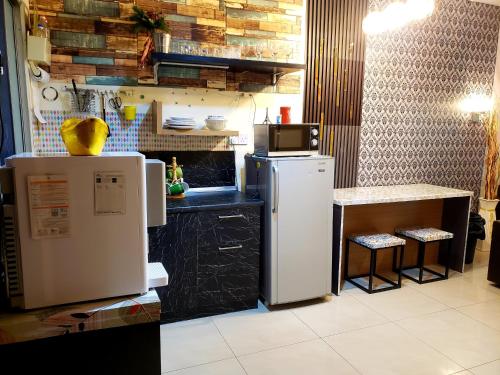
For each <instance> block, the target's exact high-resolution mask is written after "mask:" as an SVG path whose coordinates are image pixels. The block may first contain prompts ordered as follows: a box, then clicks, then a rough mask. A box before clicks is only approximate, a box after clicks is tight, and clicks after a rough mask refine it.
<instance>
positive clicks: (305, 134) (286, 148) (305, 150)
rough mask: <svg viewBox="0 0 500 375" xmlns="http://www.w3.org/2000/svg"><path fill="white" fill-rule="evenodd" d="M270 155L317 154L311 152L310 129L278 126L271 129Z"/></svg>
mask: <svg viewBox="0 0 500 375" xmlns="http://www.w3.org/2000/svg"><path fill="white" fill-rule="evenodd" d="M269 130H270V133H271V134H270V137H269V138H270V140H271V141H270V144H269V155H270V156H281V155H284V156H286V155H294V154H296V155H309V154H316V153H317V152H311V150H310V142H311V139H310V129H309V127H306V126H293V125H285V126H276V127H271V128H270V129H269Z"/></svg>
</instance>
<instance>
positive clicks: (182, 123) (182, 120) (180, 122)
mask: <svg viewBox="0 0 500 375" xmlns="http://www.w3.org/2000/svg"><path fill="white" fill-rule="evenodd" d="M165 125H166V127H167V128H170V129H181V130H192V129H196V121H195V120H194V118H192V117H170V118H169V119H167V121H166V124H165Z"/></svg>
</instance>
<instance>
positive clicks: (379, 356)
mask: <svg viewBox="0 0 500 375" xmlns="http://www.w3.org/2000/svg"><path fill="white" fill-rule="evenodd" d="M326 341H327V342H328V343H329V344H330V345H331V346H332V347H333V348H334V349H335V351H336V352H338V353H339V354H340V355H341V356H342V357H344V358H345V359H346V360H347V361H349V363H351V364H352V365H353V366H354V367H355V368H356V369H357V370H358V371H359V372H361V373H362V374H363V375H371V374H373V375H382V374H383V375H386V374H387V375H389V374H391V375H402V374H404V375H427V374H429V375H431V374H432V375H436V374H439V375H444V374H453V373H455V372H458V371H460V370H463V368H461V367H460V366H458V365H457V364H456V363H454V362H452V361H451V360H450V359H448V358H446V357H445V356H444V355H442V354H441V353H439V352H437V351H436V350H434V349H432V348H431V347H429V346H427V345H425V344H424V343H422V342H421V341H420V340H418V339H417V338H415V337H413V336H411V335H410V334H409V333H407V332H406V331H404V330H403V329H402V328H400V327H398V326H397V325H396V324H394V323H388V324H384V325H379V326H375V327H370V328H365V329H360V330H356V331H351V332H346V333H342V334H340V335H335V336H330V337H327V338H326Z"/></svg>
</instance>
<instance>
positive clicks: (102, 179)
mask: <svg viewBox="0 0 500 375" xmlns="http://www.w3.org/2000/svg"><path fill="white" fill-rule="evenodd" d="M149 166H151V168H150V167H149ZM150 169H151V170H150ZM0 181H1V182H2V183H1V184H0V185H1V192H2V194H3V197H4V199H3V202H2V203H3V204H2V205H1V206H0V208H1V211H2V217H1V219H2V226H1V228H2V230H1V232H2V233H1V234H2V238H4V239H5V240H4V241H3V243H2V246H1V252H0V254H1V260H2V264H3V266H4V269H5V271H6V276H7V285H6V287H7V295H8V298H9V302H10V305H11V306H12V307H19V308H22V309H34V308H39V307H46V306H53V305H60V304H66V303H74V302H80V301H89V300H96V299H102V298H110V297H117V296H122V295H130V294H139V293H145V292H147V291H148V288H150V287H156V286H162V285H166V282H167V277H168V275H167V274H166V271H165V269H164V268H163V266H161V264H157V263H151V264H148V256H147V254H148V239H147V226H148V225H150V226H158V225H163V224H165V222H166V214H165V213H166V202H165V164H164V163H162V162H160V161H147V162H146V159H145V157H144V155H142V154H139V153H136V152H125V153H103V154H101V156H96V157H82V156H70V155H68V154H65V153H56V154H47V155H34V154H29V153H28V154H19V155H14V156H12V157H10V158H7V159H6V167H4V168H0ZM147 192H149V194H150V195H148V194H147ZM153 194H154V195H155V196H152V195H153ZM148 205H149V206H150V207H152V209H151V210H148ZM158 266H161V268H159V267H158Z"/></svg>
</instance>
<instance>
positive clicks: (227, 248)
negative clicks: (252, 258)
mask: <svg viewBox="0 0 500 375" xmlns="http://www.w3.org/2000/svg"><path fill="white" fill-rule="evenodd" d="M242 248H243V245H238V246H229V247H219V251H224V250H238V249H242Z"/></svg>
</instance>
